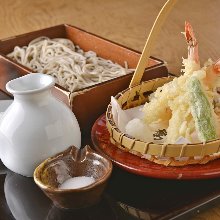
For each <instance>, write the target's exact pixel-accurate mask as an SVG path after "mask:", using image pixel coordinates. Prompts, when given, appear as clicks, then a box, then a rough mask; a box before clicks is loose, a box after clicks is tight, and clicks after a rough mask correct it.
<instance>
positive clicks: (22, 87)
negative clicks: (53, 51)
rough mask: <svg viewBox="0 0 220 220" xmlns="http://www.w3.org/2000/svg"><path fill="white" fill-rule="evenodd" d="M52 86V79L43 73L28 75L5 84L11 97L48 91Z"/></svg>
mask: <svg viewBox="0 0 220 220" xmlns="http://www.w3.org/2000/svg"><path fill="white" fill-rule="evenodd" d="M54 85H55V78H54V77H52V76H49V75H46V74H43V73H30V74H27V75H25V76H22V77H19V78H16V79H13V80H11V81H9V82H8V83H7V84H6V90H7V91H8V92H10V93H11V94H13V95H15V94H18V95H22V94H30V93H38V92H41V91H44V90H48V89H50V88H52V87H53V86H54Z"/></svg>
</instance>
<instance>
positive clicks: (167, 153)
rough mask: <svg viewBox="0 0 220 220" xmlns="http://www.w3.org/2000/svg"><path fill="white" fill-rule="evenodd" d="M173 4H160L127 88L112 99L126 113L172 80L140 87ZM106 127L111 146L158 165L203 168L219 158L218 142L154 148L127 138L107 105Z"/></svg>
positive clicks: (219, 144) (169, 2) (152, 81)
mask: <svg viewBox="0 0 220 220" xmlns="http://www.w3.org/2000/svg"><path fill="white" fill-rule="evenodd" d="M176 2H177V0H167V2H166V3H165V4H164V6H163V8H162V9H161V11H160V13H159V14H158V16H157V18H156V20H155V22H154V24H153V27H152V29H151V31H150V34H149V36H148V38H147V41H146V44H145V46H144V49H143V52H142V55H141V58H140V60H139V62H138V65H137V68H136V70H135V73H134V76H133V78H132V80H131V83H130V86H129V88H128V89H126V90H124V91H122V92H121V93H119V94H118V95H117V96H116V97H115V98H116V100H117V101H118V103H119V105H120V106H121V108H122V109H129V108H132V107H135V106H139V105H141V104H144V103H146V102H148V97H149V94H150V93H152V92H154V91H156V89H157V88H158V87H160V86H162V85H164V84H165V83H168V82H170V81H171V80H172V79H173V78H172V77H165V78H158V79H154V80H150V81H145V82H142V83H140V82H141V79H142V76H143V72H144V69H145V67H146V63H147V61H148V58H149V56H150V53H151V49H152V47H153V44H155V43H156V37H157V36H158V33H159V31H160V29H161V27H162V24H163V23H164V21H165V19H166V17H167V16H168V14H169V12H170V11H171V9H172V8H173V6H174V5H175V4H176ZM106 123H107V128H108V131H109V133H110V139H111V142H112V143H113V144H115V145H116V146H117V147H119V148H121V149H123V150H125V151H128V152H130V153H132V154H135V155H137V156H140V157H143V158H146V159H148V160H150V161H153V162H155V163H158V164H163V165H167V166H184V165H188V164H205V163H207V162H208V161H210V160H213V159H216V158H219V157H220V139H216V140H212V141H208V142H206V143H195V144H156V143H152V142H144V141H141V140H137V139H135V138H133V137H130V136H129V135H127V134H124V133H122V132H121V131H120V130H119V129H118V127H117V126H116V124H115V122H114V120H113V115H112V106H111V104H110V105H109V106H108V108H107V112H106Z"/></svg>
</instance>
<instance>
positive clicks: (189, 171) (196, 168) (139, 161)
mask: <svg viewBox="0 0 220 220" xmlns="http://www.w3.org/2000/svg"><path fill="white" fill-rule="evenodd" d="M91 137H92V142H93V145H94V147H95V149H96V150H97V151H99V152H101V153H104V154H105V155H106V156H107V157H109V158H110V159H111V160H112V162H113V163H114V164H115V165H117V166H119V167H121V168H123V169H125V170H127V171H128V172H131V173H134V174H137V175H141V176H146V177H153V178H161V179H209V178H216V177H220V159H217V160H214V161H211V162H209V163H207V164H204V165H199V164H198V165H187V166H183V167H171V166H168V167H166V166H163V165H159V164H155V163H153V162H150V161H148V160H146V159H143V158H140V157H138V156H136V155H133V154H131V153H129V152H126V151H123V150H121V149H119V148H118V147H116V146H115V145H114V144H112V143H111V142H110V136H109V132H108V130H107V127H106V118H105V115H102V116H100V117H99V118H98V119H97V120H96V122H95V124H94V125H93V128H92V134H91Z"/></svg>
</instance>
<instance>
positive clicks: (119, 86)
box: [0, 24, 168, 136]
mask: <svg viewBox="0 0 220 220" xmlns="http://www.w3.org/2000/svg"><path fill="white" fill-rule="evenodd" d="M40 36H47V37H49V38H68V39H70V40H71V41H73V43H74V44H76V45H79V47H80V48H81V49H83V50H84V51H89V50H92V51H94V52H96V53H97V55H98V56H100V57H102V58H105V59H109V60H112V61H113V62H115V63H118V64H120V65H122V66H124V61H126V62H127V63H128V66H129V68H135V67H136V65H137V63H138V60H139V58H140V55H141V53H140V52H138V51H135V50H132V49H129V48H127V47H124V46H122V45H119V44H117V43H114V42H112V41H109V40H106V39H104V38H102V37H99V36H97V35H94V34H92V33H89V32H86V31H84V30H82V29H80V28H77V27H74V26H71V25H67V24H63V25H58V26H54V27H50V28H46V29H42V30H39V31H34V32H30V33H27V34H23V35H19V36H14V37H10V38H7V39H3V40H0V89H1V90H2V91H3V92H5V93H6V94H7V91H6V90H5V84H6V83H7V82H8V81H9V80H11V79H14V78H16V77H19V76H21V75H25V74H28V73H30V72H33V70H30V69H29V68H27V67H25V66H23V65H21V64H18V63H16V62H14V61H12V60H11V59H9V58H7V57H6V55H7V54H8V53H10V52H12V51H13V49H14V47H15V46H25V45H28V43H29V42H30V41H31V40H33V39H35V38H37V37H40ZM132 75H133V73H131V74H127V75H124V76H121V77H117V78H115V79H112V80H109V81H106V82H103V83H99V84H96V85H94V86H90V87H87V88H85V89H81V90H78V91H77V92H74V93H71V92H69V91H67V90H66V89H64V88H63V87H61V86H59V85H56V88H55V89H54V90H53V93H54V94H55V95H56V96H57V98H59V99H60V100H62V101H63V102H65V103H66V104H68V105H70V106H71V108H72V111H73V112H74V114H75V115H76V117H77V119H78V121H79V124H80V128H81V131H82V133H83V135H84V136H85V135H87V134H88V135H89V134H90V130H91V126H92V125H93V123H94V121H95V120H96V119H97V118H98V117H99V116H100V115H101V114H102V113H104V112H105V111H106V108H107V105H108V104H109V102H110V97H111V96H114V95H116V94H117V93H118V92H120V91H122V90H124V89H126V88H127V87H128V86H129V82H130V81H131V77H132ZM167 75H168V70H167V68H166V66H165V64H164V62H163V61H161V60H159V59H157V58H154V57H151V58H150V61H149V67H147V68H146V69H145V73H144V76H143V79H144V80H149V79H153V78H158V77H164V76H167Z"/></svg>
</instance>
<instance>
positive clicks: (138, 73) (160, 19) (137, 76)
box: [129, 0, 177, 88]
mask: <svg viewBox="0 0 220 220" xmlns="http://www.w3.org/2000/svg"><path fill="white" fill-rule="evenodd" d="M176 2H177V0H168V1H167V2H166V3H165V4H164V6H163V8H162V9H161V10H160V13H159V14H158V16H157V18H156V20H155V22H154V24H153V26H152V28H151V31H150V34H149V35H148V38H147V41H146V43H145V46H144V49H143V51H142V54H141V57H140V59H139V61H138V65H137V67H136V70H135V73H134V75H133V77H132V80H131V82H130V85H129V87H130V88H131V87H132V86H135V85H138V84H139V83H140V82H141V79H142V76H143V74H144V70H145V67H146V66H147V65H148V60H149V57H150V53H151V49H152V47H153V45H154V43H155V41H156V37H157V36H158V34H159V32H160V29H161V27H162V25H163V23H164V21H165V20H166V18H167V16H168V14H169V12H170V11H171V9H172V8H173V6H174V5H175V4H176Z"/></svg>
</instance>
